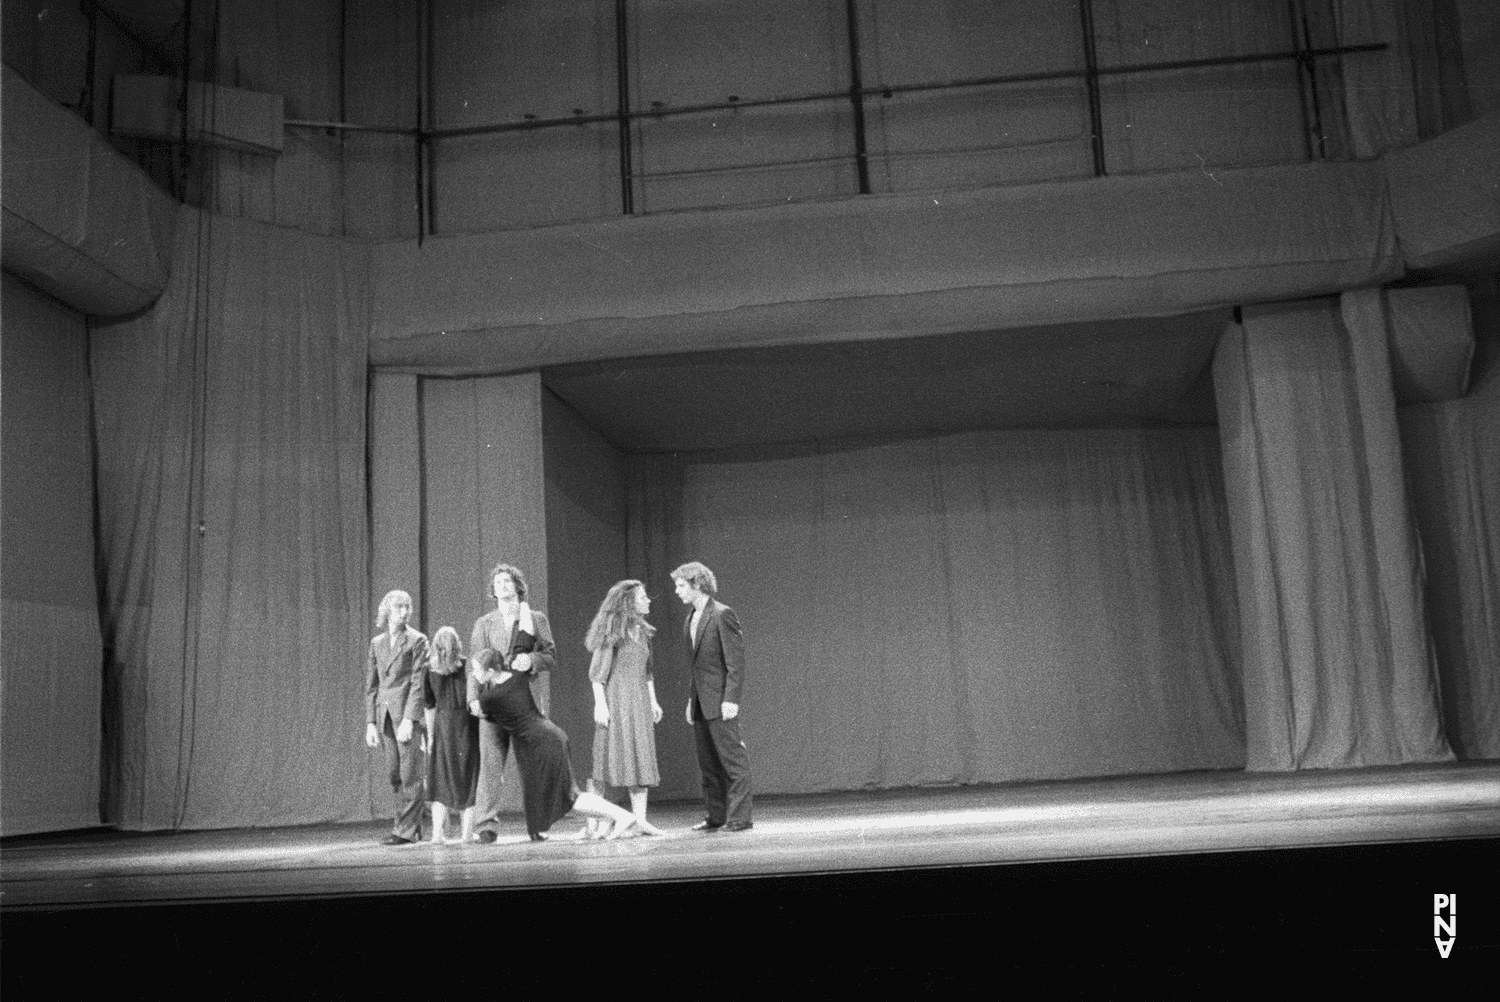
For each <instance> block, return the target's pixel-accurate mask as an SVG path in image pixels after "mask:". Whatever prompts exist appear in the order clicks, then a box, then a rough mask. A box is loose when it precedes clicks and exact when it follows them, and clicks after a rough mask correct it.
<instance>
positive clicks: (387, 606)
mask: <svg viewBox="0 0 1500 1002" xmlns="http://www.w3.org/2000/svg"><path fill="white" fill-rule="evenodd" d="M403 598H404V599H406V604H407V605H411V604H412V603H411V596H410V595H408V594H407V593H406V592H404V591H402V590H401V589H400V588H393V589H391V590H390V591H388V592H386V593H385V598H383V599H381V600H380V609H379V611H378V612H376V613H375V629H377V630H383V629H385V628H386V627H387V626H389V625H390V622H391V607H392V606H393V605H395V604H396V603H397V602H399V601H401V600H402V599H403Z"/></svg>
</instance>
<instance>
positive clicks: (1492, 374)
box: [1400, 293, 1500, 759]
mask: <svg viewBox="0 0 1500 1002" xmlns="http://www.w3.org/2000/svg"><path fill="white" fill-rule="evenodd" d="M1477 302H1478V303H1479V305H1480V307H1481V308H1479V309H1477V310H1476V311H1475V326H1476V327H1483V328H1484V329H1486V332H1487V334H1488V338H1489V342H1490V345H1491V348H1490V351H1489V352H1488V353H1487V357H1486V355H1485V354H1484V353H1482V354H1481V357H1480V359H1479V361H1480V362H1481V364H1480V366H1478V368H1477V371H1476V373H1475V378H1474V385H1473V388H1472V390H1471V391H1470V392H1469V394H1468V395H1467V396H1466V397H1464V398H1462V399H1459V400H1447V401H1443V402H1441V403H1427V404H1420V405H1414V406H1409V407H1405V408H1403V409H1402V410H1401V412H1400V425H1401V442H1402V448H1403V453H1404V455H1405V457H1406V462H1407V483H1408V485H1409V486H1410V489H1411V498H1412V507H1413V509H1414V510H1415V511H1416V514H1417V524H1418V526H1419V528H1420V530H1421V535H1422V548H1423V552H1424V554H1425V557H1426V571H1427V579H1428V593H1427V610H1428V615H1429V616H1430V618H1431V623H1432V634H1433V642H1434V646H1435V647H1436V649H1437V659H1438V666H1439V678H1440V680H1441V692H1442V707H1443V723H1444V725H1445V727H1446V729H1447V736H1448V740H1449V741H1450V742H1452V744H1453V750H1454V751H1455V752H1456V753H1457V755H1458V756H1459V757H1460V758H1464V759H1484V758H1490V759H1492V758H1500V514H1497V513H1500V448H1496V443H1497V442H1500V355H1497V354H1496V352H1495V350H1494V347H1493V346H1494V345H1495V343H1496V339H1495V332H1496V331H1500V301H1497V299H1496V297H1495V296H1494V294H1493V293H1491V294H1490V295H1489V296H1488V297H1483V298H1481V299H1479V300H1477ZM1448 337H1450V338H1451V337H1452V333H1451V332H1450V333H1449V335H1448Z"/></svg>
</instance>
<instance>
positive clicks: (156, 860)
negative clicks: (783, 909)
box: [0, 762, 1500, 912]
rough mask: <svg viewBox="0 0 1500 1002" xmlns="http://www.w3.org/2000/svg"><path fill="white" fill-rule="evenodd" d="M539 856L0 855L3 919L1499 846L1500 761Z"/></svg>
mask: <svg viewBox="0 0 1500 1002" xmlns="http://www.w3.org/2000/svg"><path fill="white" fill-rule="evenodd" d="M651 813H652V820H653V821H654V822H655V823H656V824H658V825H659V826H661V827H662V828H664V829H665V830H666V834H665V835H662V836H653V837H636V838H628V839H622V840H620V841H617V842H591V841H586V840H584V839H582V838H581V837H580V832H581V828H582V823H581V820H580V821H575V820H574V819H573V818H567V819H564V820H563V821H562V822H560V823H559V824H558V825H557V826H556V827H555V828H554V829H553V831H552V833H551V837H550V838H549V839H548V841H546V842H544V843H531V842H529V841H528V840H527V839H526V836H525V832H524V829H523V826H522V823H521V819H520V818H519V816H517V817H515V818H512V819H508V820H507V823H506V828H505V830H504V831H503V832H502V833H501V838H500V839H499V841H497V842H496V843H495V844H493V845H439V846H434V845H430V844H425V843H424V844H419V845H411V846H402V847H398V848H388V847H385V846H381V845H379V844H378V842H379V839H380V838H381V837H382V836H384V835H385V834H386V833H387V832H388V831H389V824H388V823H381V822H367V823H362V824H347V825H317V826H307V827H298V828H279V829H239V830H231V831H212V832H190V833H179V834H138V833H123V832H113V831H91V832H83V833H72V834H62V835H51V836H28V837H23V838H12V839H7V840H5V841H4V842H3V843H0V907H3V908H5V909H7V910H10V911H12V912H14V911H15V910H17V909H21V910H29V909H33V908H41V909H51V908H57V907H64V908H66V907H69V906H90V905H110V904H112V905H122V904H144V903H151V902H162V903H166V902H175V903H189V902H195V901H196V902H205V901H219V902H229V901H250V900H255V899H279V900H287V899H295V898H327V897H336V896H347V895H369V894H375V895H390V894H397V895H399V894H405V893H413V892H414V893H424V894H425V893H431V892H435V891H445V890H476V891H477V890H500V889H506V888H515V889H519V888H543V887H553V888H556V887H566V886H580V885H582V886H589V885H609V884H615V885H621V884H650V883H660V882H673V881H689V882H703V881H712V880H717V879H721V878H742V877H753V876H790V875H799V874H832V873H851V872H856V873H857V872H859V871H892V870H907V869H912V868H923V867H945V868H947V867H966V866H994V865H997V864H1011V863H1038V862H1049V863H1052V862H1062V861H1070V860H1101V859H1113V858H1120V857H1153V856H1182V855H1190V854H1199V853H1223V852H1236V851H1242V850H1262V849H1277V848H1298V847H1316V846H1349V845H1365V844H1377V843H1401V842H1418V841H1431V840H1447V839H1475V838H1488V837H1494V836H1500V762H1483V763H1465V764H1452V765H1435V766H1401V767H1391V768H1372V769H1362V770H1348V771H1325V772H1304V773H1297V774H1275V775H1268V774H1246V773H1243V772H1197V773H1182V774H1173V775H1164V776H1129V777H1114V778H1102V779H1087V780H1072V781H1058V782H1033V783H1016V784H1006V785H997V786H985V787H962V788H952V789H922V790H897V791H867V792H855V793H839V794H825V795H816V796H766V797H761V798H759V799H758V800H757V802H756V810H755V827H754V829H753V830H751V831H748V832H740V833H733V834H728V833H712V834H700V833H696V832H692V831H690V827H691V825H692V824H693V823H694V822H696V821H697V820H698V818H699V816H700V814H699V808H698V805H696V804H693V803H667V804H660V805H653V807H652V812H651Z"/></svg>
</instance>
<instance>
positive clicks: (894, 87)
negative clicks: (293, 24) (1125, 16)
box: [286, 0, 1389, 235]
mask: <svg viewBox="0 0 1500 1002" xmlns="http://www.w3.org/2000/svg"><path fill="white" fill-rule="evenodd" d="M1287 11H1288V20H1289V22H1290V27H1291V32H1292V38H1293V42H1294V45H1293V48H1292V49H1291V50H1290V51H1276V52H1263V53H1254V54H1250V55H1234V56H1214V57H1206V58H1199V59H1180V60H1171V61H1162V62H1150V63H1130V64H1118V65H1111V66H1101V65H1100V63H1099V56H1098V51H1097V44H1096V33H1095V29H1094V19H1093V3H1092V0H1078V20H1079V33H1080V36H1081V39H1082V48H1083V66H1082V67H1081V68H1075V69H1059V70H1047V71H1040V72H1032V73H1009V74H994V75H989V76H980V77H964V78H958V79H951V80H942V81H924V82H920V83H906V84H882V85H879V86H868V85H866V84H865V83H864V81H863V79H862V73H861V61H860V41H861V39H860V31H859V24H858V11H857V4H856V0H845V21H846V30H847V33H848V34H847V42H848V51H849V87H848V89H846V90H837V91H820V92H812V93H803V94H794V95H785V96H776V97H760V98H750V99H741V98H740V97H739V96H738V95H729V96H728V98H727V99H726V100H724V101H717V102H706V103H698V104H688V105H676V106H666V105H664V104H661V103H659V102H653V104H652V106H651V107H650V108H649V109H640V108H636V107H633V106H632V104H631V94H630V83H629V81H630V52H629V45H628V37H629V35H628V27H629V24H628V16H629V11H628V2H627V0H615V17H614V21H615V25H614V30H615V45H614V50H615V88H616V106H615V108H614V110H613V111H609V112H598V113H592V114H590V113H585V112H584V111H583V110H582V109H575V111H574V113H573V114H572V115H569V116H563V117H551V118H539V117H536V116H532V115H523V116H522V117H521V118H520V119H519V120H517V119H512V120H509V121H503V122H490V123H471V124H463V125H437V124H431V123H429V122H428V117H429V115H430V108H429V103H430V102H429V97H430V95H431V93H432V90H433V81H432V79H431V74H432V66H433V64H434V60H433V54H432V51H431V46H432V39H433V30H432V23H431V16H432V4H431V0H424V2H423V5H422V11H421V14H420V31H419V33H418V34H419V40H418V46H419V51H418V80H417V92H418V96H417V127H416V128H411V127H406V126H391V125H358V124H350V123H347V122H314V121H302V120H290V121H287V122H286V126H287V127H288V128H292V129H320V130H335V131H338V130H342V131H347V132H371V133H385V134H395V135H403V136H411V137H413V138H414V139H415V141H416V159H417V168H416V185H417V206H418V232H419V235H427V234H428V233H430V232H431V231H430V229H429V225H430V221H431V220H432V218H433V214H432V202H433V174H434V169H433V165H432V145H433V143H435V142H437V141H440V140H443V139H452V138H458V137H467V136H486V135H503V134H506V133H515V132H530V131H536V130H544V129H558V128H566V127H569V126H572V127H577V126H585V125H599V124H605V123H611V122H612V123H614V125H615V128H616V130H617V133H618V147H619V183H620V211H621V212H622V213H623V214H624V215H627V216H628V215H635V214H636V213H637V211H638V210H637V208H636V199H635V184H636V182H637V181H645V180H650V179H653V178H667V177H681V176H686V175H689V174H700V173H726V172H735V171H757V170H772V169H781V168H788V167H796V166H805V165H810V164H818V163H830V162H841V161H852V164H853V167H854V170H855V174H856V183H857V188H858V191H859V193H860V194H869V193H870V192H871V184H870V166H869V165H870V160H871V158H872V157H871V154H870V152H869V150H868V148H867V145H866V129H865V104H866V102H867V101H869V100H871V99H883V100H889V99H891V98H893V97H895V96H896V95H898V94H917V93H930V92H946V91H961V90H973V89H979V88H987V87H997V86H1005V85H1021V84H1032V83H1045V82H1060V81H1081V82H1082V83H1083V86H1084V91H1085V93H1086V95H1087V101H1088V113H1089V114H1088V118H1089V146H1090V152H1091V155H1092V160H1093V173H1094V175H1095V176H1096V177H1103V176H1105V175H1107V174H1108V173H1109V165H1108V163H1107V162H1106V157H1105V142H1104V126H1103V105H1102V99H1101V96H1100V81H1101V80H1104V79H1106V78H1112V77H1124V76H1130V75H1139V74H1147V73H1161V72H1170V71H1182V70H1196V69H1212V68H1222V67H1234V66H1248V65H1253V64H1264V63H1294V64H1295V65H1296V67H1297V81H1298V91H1299V98H1300V102H1301V111H1302V120H1303V131H1304V139H1305V148H1306V154H1307V157H1308V159H1310V160H1311V159H1323V158H1325V157H1326V156H1327V147H1326V143H1325V138H1324V128H1323V112H1322V103H1323V98H1322V97H1321V96H1320V94H1319V91H1318V81H1317V73H1316V70H1317V66H1318V64H1319V61H1322V60H1339V59H1342V58H1344V57H1345V56H1353V55H1362V54H1366V53H1375V52H1382V51H1384V50H1386V49H1387V48H1389V46H1388V45H1387V44H1385V43H1383V42H1382V43H1373V44H1366V45H1343V46H1324V47H1315V46H1313V45H1312V44H1311V29H1310V27H1309V24H1308V20H1307V17H1306V12H1305V9H1304V8H1303V5H1302V3H1301V2H1300V0H1287ZM842 102H848V103H849V106H850V109H851V114H852V119H853V124H854V128H853V134H854V148H853V149H852V150H851V151H850V152H849V153H848V154H845V155H840V156H837V157H814V158H801V159H796V160H774V161H764V162H757V163H747V164H734V165H729V166H720V167H704V168H697V169H691V170H678V171H656V172H651V171H643V170H638V169H636V167H635V166H634V164H633V162H632V156H633V154H632V150H633V136H632V130H633V126H634V124H635V123H637V122H641V121H643V120H664V119H667V118H672V117H679V116H684V115H701V114H706V113H713V112H720V111H743V110H745V109H750V108H774V107H790V106H796V105H816V104H826V105H830V106H836V105H837V104H840V103H842ZM943 152H950V153H951V152H955V151H943ZM959 152H962V151H959ZM885 156H887V157H888V156H891V154H885Z"/></svg>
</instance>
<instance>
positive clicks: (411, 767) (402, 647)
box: [365, 591, 427, 845]
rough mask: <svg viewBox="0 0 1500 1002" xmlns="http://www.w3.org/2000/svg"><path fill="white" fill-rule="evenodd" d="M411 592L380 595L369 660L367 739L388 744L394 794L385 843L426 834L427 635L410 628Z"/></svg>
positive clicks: (373, 743) (399, 842)
mask: <svg viewBox="0 0 1500 1002" xmlns="http://www.w3.org/2000/svg"><path fill="white" fill-rule="evenodd" d="M410 618H411V596H410V595H408V594H407V593H406V592H404V591H393V592H390V593H388V594H387V595H386V596H385V598H383V599H381V600H380V614H379V617H378V618H377V619H376V621H375V625H376V626H378V627H379V628H380V630H381V632H380V633H378V634H376V636H375V637H374V638H373V639H372V640H371V641H370V656H369V658H368V660H367V662H366V666H365V697H366V698H365V744H367V745H369V746H370V747H371V748H376V747H379V746H381V745H384V746H385V761H386V767H387V772H388V773H389V777H390V781H391V791H392V792H393V793H395V794H396V820H395V822H394V824H393V825H392V827H391V834H390V835H388V836H386V839H385V844H386V845H405V844H406V843H408V842H415V841H417V839H419V838H420V837H421V835H422V829H421V824H422V801H423V799H425V798H424V797H423V786H424V779H425V773H426V763H425V761H424V760H423V755H422V734H423V731H424V730H425V729H426V728H425V727H423V724H422V715H423V705H422V673H423V672H424V671H426V670H427V638H426V637H425V636H423V635H422V634H421V633H419V632H418V631H416V630H413V629H410V628H409V627H407V625H406V621H407V620H408V619H410Z"/></svg>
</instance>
